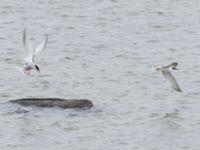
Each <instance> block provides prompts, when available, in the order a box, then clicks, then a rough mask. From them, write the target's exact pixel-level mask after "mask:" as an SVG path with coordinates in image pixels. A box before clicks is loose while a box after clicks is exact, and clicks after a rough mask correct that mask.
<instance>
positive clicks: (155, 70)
mask: <svg viewBox="0 0 200 150" xmlns="http://www.w3.org/2000/svg"><path fill="white" fill-rule="evenodd" d="M151 70H152V73H156V72H158V71H159V70H160V68H159V66H157V65H152V68H151Z"/></svg>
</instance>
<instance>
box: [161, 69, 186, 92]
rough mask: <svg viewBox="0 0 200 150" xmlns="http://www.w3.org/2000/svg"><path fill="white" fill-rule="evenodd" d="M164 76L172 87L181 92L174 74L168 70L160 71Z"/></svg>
mask: <svg viewBox="0 0 200 150" xmlns="http://www.w3.org/2000/svg"><path fill="white" fill-rule="evenodd" d="M162 74H163V75H164V77H165V78H166V79H167V80H168V81H169V82H170V84H171V86H172V88H173V89H174V90H176V91H178V92H182V90H181V89H180V87H179V85H178V83H177V82H176V79H175V78H174V76H173V75H172V74H171V73H170V72H168V71H162Z"/></svg>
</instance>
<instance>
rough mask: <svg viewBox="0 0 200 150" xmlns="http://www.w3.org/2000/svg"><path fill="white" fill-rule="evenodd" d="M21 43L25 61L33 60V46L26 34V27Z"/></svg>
mask: <svg viewBox="0 0 200 150" xmlns="http://www.w3.org/2000/svg"><path fill="white" fill-rule="evenodd" d="M23 44H24V50H25V55H26V56H25V61H26V62H33V47H32V43H31V40H30V39H29V37H28V36H27V33H26V28H25V29H24V32H23Z"/></svg>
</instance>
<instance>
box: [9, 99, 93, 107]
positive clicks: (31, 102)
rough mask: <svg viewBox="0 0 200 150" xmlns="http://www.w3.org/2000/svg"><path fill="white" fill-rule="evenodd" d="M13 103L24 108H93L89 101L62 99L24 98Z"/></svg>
mask: <svg viewBox="0 0 200 150" xmlns="http://www.w3.org/2000/svg"><path fill="white" fill-rule="evenodd" d="M10 102H12V103H17V104H20V105H22V106H36V107H60V108H64V109H67V108H80V109H87V108H91V107H92V106H93V103H92V102H91V101H90V100H87V99H69V100H66V99H60V98H23V99H16V100H11V101H10Z"/></svg>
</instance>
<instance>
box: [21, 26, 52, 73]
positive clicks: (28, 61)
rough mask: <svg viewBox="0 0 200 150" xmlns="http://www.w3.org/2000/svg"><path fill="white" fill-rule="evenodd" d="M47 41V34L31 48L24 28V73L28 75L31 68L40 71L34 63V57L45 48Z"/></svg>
mask: <svg viewBox="0 0 200 150" xmlns="http://www.w3.org/2000/svg"><path fill="white" fill-rule="evenodd" d="M47 41H48V36H46V39H45V40H44V41H43V42H42V43H41V44H40V45H39V46H38V47H37V48H36V49H33V47H32V43H31V40H30V39H29V37H28V36H27V33H26V29H24V32H23V44H24V50H25V59H24V67H23V71H24V74H26V75H30V72H31V70H37V71H38V72H40V69H39V67H38V66H37V65H36V63H35V57H37V56H39V55H40V54H41V53H42V52H43V51H44V49H45V47H46V45H47Z"/></svg>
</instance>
